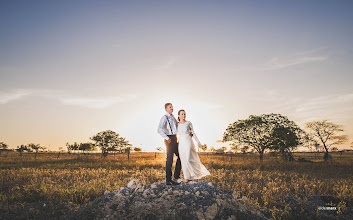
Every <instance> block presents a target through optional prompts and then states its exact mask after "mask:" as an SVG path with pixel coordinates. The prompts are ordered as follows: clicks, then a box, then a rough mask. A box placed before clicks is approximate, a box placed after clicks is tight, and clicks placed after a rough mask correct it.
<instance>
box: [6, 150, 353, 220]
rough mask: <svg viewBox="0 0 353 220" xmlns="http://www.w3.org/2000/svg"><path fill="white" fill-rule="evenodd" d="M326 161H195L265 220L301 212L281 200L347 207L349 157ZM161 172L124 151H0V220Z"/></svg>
mask: <svg viewBox="0 0 353 220" xmlns="http://www.w3.org/2000/svg"><path fill="white" fill-rule="evenodd" d="M332 155H333V158H334V159H333V160H332V161H330V162H327V163H325V162H323V161H322V156H323V155H318V156H317V157H315V155H314V154H312V153H305V154H304V153H296V154H295V158H296V159H298V158H299V157H304V158H306V159H307V160H311V161H312V162H299V161H294V162H286V161H283V160H282V159H281V158H280V157H279V156H278V157H276V156H275V155H269V154H265V157H264V161H263V162H262V163H260V161H259V158H258V155H257V154H246V155H243V154H235V155H232V156H231V155H228V154H226V155H216V154H208V155H206V154H200V158H201V161H202V163H203V164H204V165H205V166H206V167H207V169H209V171H210V172H211V174H212V175H211V176H208V177H206V178H204V179H203V180H205V181H210V182H212V183H213V184H214V185H215V186H217V187H219V188H223V189H232V190H236V191H237V192H238V197H239V198H241V197H243V196H246V197H247V198H249V200H250V201H251V203H253V204H254V205H257V206H259V207H261V209H262V210H263V211H264V212H265V213H266V214H267V216H268V217H269V218H273V219H291V218H296V217H297V216H301V215H303V216H304V215H305V212H306V211H305V210H304V209H295V210H294V209H293V208H292V207H290V206H289V205H288V201H287V200H286V198H288V196H289V195H294V196H296V195H302V196H304V199H303V204H302V205H303V206H305V201H306V200H305V197H306V196H313V195H317V196H322V197H325V198H331V200H330V201H329V202H328V203H327V205H330V206H335V207H337V210H336V212H337V215H338V216H339V215H344V213H345V212H346V210H347V208H349V207H352V206H353V153H352V152H345V153H343V154H342V155H340V153H339V152H337V153H333V154H332ZM155 156H156V157H155ZM174 163H175V161H174ZM164 166H165V154H164V153H157V154H156V155H155V153H132V154H130V160H127V156H126V154H119V155H109V156H108V157H107V158H106V159H101V158H100V155H99V154H87V155H83V154H81V155H77V154H70V155H69V154H66V153H65V154H61V155H60V157H59V158H58V154H54V153H52V154H51V153H41V154H39V155H38V157H37V159H34V154H33V153H24V155H23V157H19V154H18V153H17V152H10V153H8V154H7V153H2V154H1V155H0V212H1V213H2V214H1V216H0V218H3V219H44V218H49V217H50V218H51V219H56V218H59V217H62V216H65V215H67V214H68V213H70V212H73V211H75V210H77V209H78V208H79V207H80V206H82V205H83V204H86V203H88V202H89V201H92V200H94V199H95V198H97V197H100V196H101V195H102V194H104V192H105V191H106V190H109V191H114V190H118V189H119V188H120V187H122V186H125V185H126V184H127V183H128V182H129V181H130V180H131V179H133V178H135V179H138V180H139V181H140V182H141V183H143V184H150V183H153V182H162V181H164V175H165V170H164ZM301 198H302V197H301ZM314 211H315V210H314Z"/></svg>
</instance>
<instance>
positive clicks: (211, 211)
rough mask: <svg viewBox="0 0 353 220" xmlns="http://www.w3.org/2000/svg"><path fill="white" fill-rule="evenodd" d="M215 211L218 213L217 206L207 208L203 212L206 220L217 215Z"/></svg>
mask: <svg viewBox="0 0 353 220" xmlns="http://www.w3.org/2000/svg"><path fill="white" fill-rule="evenodd" d="M217 211H218V208H217V204H216V203H214V204H213V205H211V206H210V207H208V208H207V210H206V212H205V217H206V219H214V218H215V217H216V215H217Z"/></svg>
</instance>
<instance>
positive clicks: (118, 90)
mask: <svg viewBox="0 0 353 220" xmlns="http://www.w3.org/2000/svg"><path fill="white" fill-rule="evenodd" d="M352 11H353V1H324V0H319V1H307V0H305V1H297V0H296V1H261V0H259V1H230V0H229V1H224V0H217V1H216V0H214V1H208V0H202V1H148V0H144V1H131V0H129V1H103V0H102V1H78V0H75V1H62V0H60V1H47V0H46V1H16V0H9V1H2V0H1V1H0V30H1V34H0V77H1V78H0V142H5V143H7V144H9V145H10V148H16V147H17V146H18V145H21V144H28V143H39V144H41V145H44V146H47V147H49V146H50V149H52V150H57V149H58V148H59V147H63V148H64V149H66V147H65V143H66V142H70V143H73V142H74V141H76V142H87V141H89V137H91V136H93V135H94V134H96V133H98V132H100V131H104V130H113V131H115V132H117V133H119V134H120V135H121V136H123V137H126V138H127V140H129V141H130V142H131V143H132V144H133V145H134V146H135V147H142V148H143V149H144V150H145V151H153V150H155V148H156V147H163V148H164V144H163V139H162V137H161V136H160V135H159V134H158V133H157V127H158V123H159V120H160V118H161V117H162V115H163V114H165V110H164V103H165V102H171V103H173V105H174V115H175V116H177V111H178V110H179V109H185V110H186V114H187V120H190V121H192V123H193V125H194V129H195V132H196V134H197V136H198V138H199V139H200V141H201V142H202V143H203V144H207V145H208V146H215V147H220V146H222V144H221V143H216V141H217V140H219V139H222V135H223V133H224V131H225V129H226V128H227V126H228V125H229V124H230V123H233V122H235V121H237V120H239V119H246V118H247V117H248V116H249V115H251V114H254V115H259V114H269V113H279V114H282V115H285V116H287V117H288V118H289V119H290V120H293V121H295V122H296V123H297V124H298V125H299V126H301V127H302V128H304V123H305V122H308V121H311V120H322V119H328V120H330V121H332V122H334V123H337V124H341V125H343V126H344V129H345V130H346V132H345V134H347V135H349V137H350V139H349V142H347V143H346V144H345V145H344V146H342V148H349V145H350V144H349V143H351V142H352V141H353V114H352V113H353V86H352V85H353V72H352V70H353V13H352Z"/></svg>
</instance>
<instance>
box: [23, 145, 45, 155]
mask: <svg viewBox="0 0 353 220" xmlns="http://www.w3.org/2000/svg"><path fill="white" fill-rule="evenodd" d="M27 148H29V149H32V150H34V151H35V152H36V154H35V155H34V158H35V159H37V155H38V151H39V150H41V149H44V148H43V147H42V146H40V144H33V143H30V144H28V145H27Z"/></svg>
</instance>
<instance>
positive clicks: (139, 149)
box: [134, 147, 142, 152]
mask: <svg viewBox="0 0 353 220" xmlns="http://www.w3.org/2000/svg"><path fill="white" fill-rule="evenodd" d="M134 151H135V152H141V151H142V149H141V147H134Z"/></svg>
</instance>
